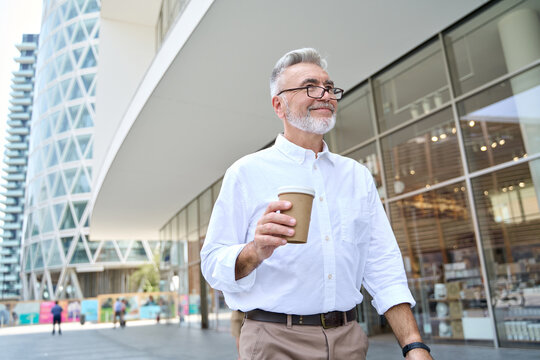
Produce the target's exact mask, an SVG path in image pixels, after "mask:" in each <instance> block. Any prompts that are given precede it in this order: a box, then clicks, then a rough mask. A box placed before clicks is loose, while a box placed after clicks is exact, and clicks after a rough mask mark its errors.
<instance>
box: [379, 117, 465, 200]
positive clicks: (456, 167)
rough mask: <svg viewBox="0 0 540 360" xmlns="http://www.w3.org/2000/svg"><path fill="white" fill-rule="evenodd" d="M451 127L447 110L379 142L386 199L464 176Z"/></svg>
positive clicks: (452, 125)
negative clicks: (386, 186)
mask: <svg viewBox="0 0 540 360" xmlns="http://www.w3.org/2000/svg"><path fill="white" fill-rule="evenodd" d="M454 124H455V123H454V120H453V117H452V112H451V110H450V109H449V108H447V109H445V110H442V111H440V112H437V113H436V114H434V115H432V116H430V117H428V118H426V119H424V120H421V121H419V122H416V123H414V124H413V125H411V126H408V127H406V128H404V129H402V130H398V131H396V132H395V133H392V134H391V135H388V136H386V137H384V138H383V139H382V141H381V144H382V152H383V159H384V166H385V171H386V173H385V174H386V182H387V184H388V189H387V191H388V195H389V196H394V195H399V194H401V193H404V192H408V191H412V190H417V189H420V188H429V187H430V186H431V185H433V184H436V183H439V182H441V181H445V180H448V179H451V178H454V177H457V176H460V175H462V174H463V169H462V166H461V160H460V153H459V147H458V141H457V136H456V128H455V126H454Z"/></svg>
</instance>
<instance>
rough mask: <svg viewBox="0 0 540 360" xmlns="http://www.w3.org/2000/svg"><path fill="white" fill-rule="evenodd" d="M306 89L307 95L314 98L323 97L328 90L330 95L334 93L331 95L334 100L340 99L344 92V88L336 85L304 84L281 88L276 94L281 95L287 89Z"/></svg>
mask: <svg viewBox="0 0 540 360" xmlns="http://www.w3.org/2000/svg"><path fill="white" fill-rule="evenodd" d="M304 89H305V90H306V92H307V96H308V97H310V98H312V99H322V98H323V96H324V93H325V92H328V93H329V94H330V96H332V95H333V97H331V99H332V100H340V99H341V97H342V96H343V92H344V90H343V89H340V88H335V87H328V88H324V87H322V86H315V85H308V86H302V87H298V88H293V89H285V90H281V91H280V92H279V93H278V94H277V95H276V96H279V95H281V94H283V93H284V92H286V91H298V90H304Z"/></svg>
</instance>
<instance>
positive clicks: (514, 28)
mask: <svg viewBox="0 0 540 360" xmlns="http://www.w3.org/2000/svg"><path fill="white" fill-rule="evenodd" d="M538 11H540V3H539V2H538V1H536V0H530V1H520V0H505V1H499V2H498V4H496V5H495V6H493V7H491V8H489V9H487V10H486V11H484V12H483V13H481V14H479V15H478V16H476V17H475V18H474V19H472V20H471V21H468V22H466V23H464V24H460V25H459V27H457V28H456V29H455V30H451V31H449V32H448V33H446V34H445V36H444V40H445V44H446V50H447V51H446V53H447V55H448V63H449V66H450V74H451V77H452V83H453V87H454V92H455V94H456V96H459V95H461V94H464V93H467V92H469V91H471V90H473V89H475V88H477V87H479V86H481V85H483V84H486V83H488V82H489V81H491V80H494V79H496V78H498V77H500V76H502V75H505V74H507V73H509V72H512V71H516V70H518V69H519V68H521V67H523V66H525V65H528V64H530V63H531V62H533V61H535V60H537V59H538V58H540V52H538V49H539V47H538V45H536V44H538V43H539V42H540V32H539V30H538V29H539V22H540V20H539V19H538ZM530 44H535V45H534V46H532V47H531V45H530Z"/></svg>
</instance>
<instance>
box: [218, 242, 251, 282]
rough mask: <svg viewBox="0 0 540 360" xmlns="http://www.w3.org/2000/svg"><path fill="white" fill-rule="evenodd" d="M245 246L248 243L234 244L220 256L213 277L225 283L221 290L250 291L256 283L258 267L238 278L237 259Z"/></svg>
mask: <svg viewBox="0 0 540 360" xmlns="http://www.w3.org/2000/svg"><path fill="white" fill-rule="evenodd" d="M244 246H246V244H238V245H233V246H231V247H229V248H228V249H227V251H224V252H223V253H222V254H220V255H221V256H219V257H218V259H217V264H216V267H215V268H214V272H213V273H212V277H214V278H215V279H216V280H218V281H219V282H221V283H222V284H223V285H225V286H224V288H223V289H220V290H223V291H228V292H241V291H248V290H250V289H251V288H252V287H253V285H254V284H255V272H256V271H257V269H255V270H253V271H252V272H251V273H250V274H249V275H248V276H245V277H243V278H241V279H239V280H236V272H235V270H236V259H237V258H238V254H240V252H241V251H242V250H243V249H244Z"/></svg>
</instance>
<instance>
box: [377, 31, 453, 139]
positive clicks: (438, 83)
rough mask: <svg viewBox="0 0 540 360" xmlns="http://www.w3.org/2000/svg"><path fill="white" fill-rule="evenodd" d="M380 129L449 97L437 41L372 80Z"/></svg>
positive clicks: (446, 100) (431, 108) (400, 121)
mask: <svg viewBox="0 0 540 360" xmlns="http://www.w3.org/2000/svg"><path fill="white" fill-rule="evenodd" d="M373 91H374V95H375V106H376V112H377V116H378V120H379V130H380V131H381V132H384V131H385V130H388V129H391V128H392V127H394V126H397V125H400V124H402V123H403V122H405V121H407V120H410V119H415V118H417V117H419V116H422V115H424V114H427V113H430V112H432V111H434V110H436V109H439V108H440V107H442V106H443V105H444V104H445V103H446V102H448V101H449V100H450V92H449V88H448V83H447V80H446V72H445V70H444V59H443V55H442V51H441V45H440V43H439V42H438V41H435V42H433V43H431V44H430V45H427V46H426V47H424V48H422V49H421V50H419V51H417V52H415V53H414V54H413V55H411V56H410V57H408V58H407V59H405V60H403V61H401V62H400V63H399V64H398V65H396V66H394V67H392V68H391V69H390V70H388V71H385V72H384V73H383V74H381V75H379V76H377V77H375V78H374V80H373Z"/></svg>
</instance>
